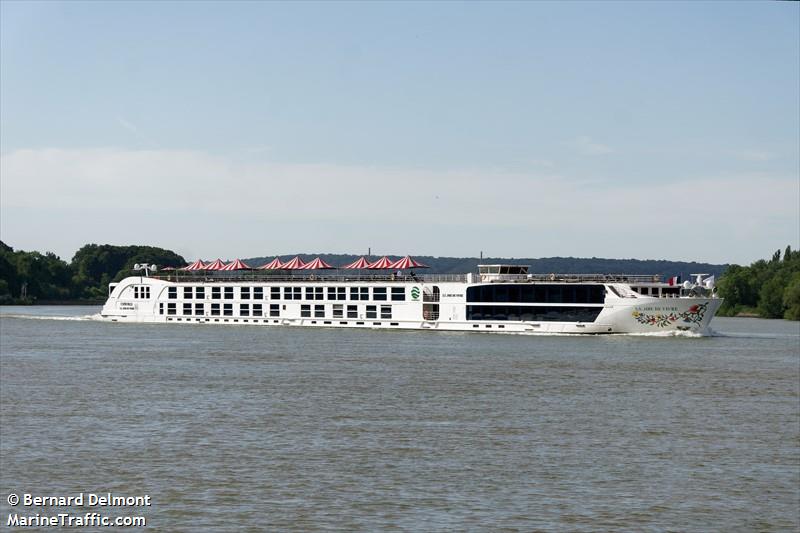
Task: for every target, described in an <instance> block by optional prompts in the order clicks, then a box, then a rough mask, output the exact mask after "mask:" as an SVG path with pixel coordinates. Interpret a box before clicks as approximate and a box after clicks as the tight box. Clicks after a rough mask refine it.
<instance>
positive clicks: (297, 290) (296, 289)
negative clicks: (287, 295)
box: [294, 287, 303, 300]
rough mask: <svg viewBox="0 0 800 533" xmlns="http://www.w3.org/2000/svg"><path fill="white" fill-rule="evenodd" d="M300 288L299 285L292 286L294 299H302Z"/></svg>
mask: <svg viewBox="0 0 800 533" xmlns="http://www.w3.org/2000/svg"><path fill="white" fill-rule="evenodd" d="M302 292H303V291H302V288H301V287H294V299H295V300H301V299H302V296H301V294H302Z"/></svg>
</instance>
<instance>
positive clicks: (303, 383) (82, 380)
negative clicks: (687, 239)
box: [0, 307, 800, 531]
mask: <svg viewBox="0 0 800 533" xmlns="http://www.w3.org/2000/svg"><path fill="white" fill-rule="evenodd" d="M97 310H98V309H97V308H85V307H83V308H75V307H50V308H48V307H33V308H19V307H4V308H0V317H2V318H0V404H1V405H0V491H2V494H0V496H1V498H0V502H2V503H0V508H1V509H0V511H2V515H0V519H2V522H3V527H5V524H6V520H7V517H8V514H9V512H11V511H12V508H11V507H10V506H9V505H8V504H7V502H6V496H7V494H9V493H11V492H14V493H18V494H23V493H25V492H28V493H32V494H37V495H72V494H77V493H79V492H87V493H88V492H95V493H102V492H113V493H115V494H120V495H128V496H135V495H142V494H149V495H150V496H151V497H152V501H153V505H152V506H151V507H149V508H145V509H144V510H142V509H139V511H138V512H126V509H125V508H123V509H122V512H120V513H117V514H139V515H144V516H146V517H147V520H148V529H150V530H158V531H198V530H203V529H205V530H216V531H224V530H240V529H243V528H250V529H251V530H262V529H268V530H325V529H327V530H414V531H435V530H440V531H442V530H501V529H507V530H512V531H513V530H520V531H531V530H570V531H598V530H629V531H632V530H636V531H662V530H674V531H688V530H693V531H730V530H741V531H743V530H760V531H797V530H798V528H800V516H799V514H800V325H798V323H790V322H783V321H771V320H756V319H740V318H737V319H724V318H718V319H715V321H714V322H713V327H714V329H715V330H716V332H717V336H714V337H706V338H681V337H669V338H654V337H636V336H607V337H579V336H575V337H523V336H495V335H485V334H483V335H482V334H472V333H469V334H459V333H432V332H397V331H391V332H383V331H381V332H377V331H375V332H373V331H354V330H336V329H299V328H268V327H260V326H209V325H194V326H193V325H178V324H175V325H169V326H165V325H159V326H148V325H122V324H106V323H100V322H95V321H91V320H77V317H80V316H84V315H89V314H92V313H95V312H97ZM24 315H27V316H24ZM13 509H15V510H17V511H20V510H21V511H26V510H25V509H22V508H20V507H17V508H13ZM58 510H59V511H63V509H58ZM78 511H79V512H80V513H83V512H84V511H85V510H81V509H79V510H78ZM26 512H27V513H28V514H35V512H41V513H43V514H55V513H54V512H53V510H52V509H50V508H48V509H41V508H28V509H27V511H26ZM106 514H109V513H106ZM110 514H112V515H113V514H114V513H110Z"/></svg>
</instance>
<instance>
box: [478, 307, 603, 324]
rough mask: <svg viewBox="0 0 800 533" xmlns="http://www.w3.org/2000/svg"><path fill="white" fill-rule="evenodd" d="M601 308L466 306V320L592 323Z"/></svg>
mask: <svg viewBox="0 0 800 533" xmlns="http://www.w3.org/2000/svg"><path fill="white" fill-rule="evenodd" d="M602 310H603V308H602V307H581V306H576V307H556V306H553V307H535V306H523V305H468V306H467V320H508V321H512V322H514V321H524V322H594V320H595V319H596V318H597V315H599V314H600V311H602Z"/></svg>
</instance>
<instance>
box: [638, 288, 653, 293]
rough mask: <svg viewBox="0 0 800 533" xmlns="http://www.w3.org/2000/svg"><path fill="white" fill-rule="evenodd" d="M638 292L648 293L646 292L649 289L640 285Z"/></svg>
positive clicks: (648, 291)
mask: <svg viewBox="0 0 800 533" xmlns="http://www.w3.org/2000/svg"><path fill="white" fill-rule="evenodd" d="M639 294H644V295H648V294H650V289H648V288H647V287H640V288H639Z"/></svg>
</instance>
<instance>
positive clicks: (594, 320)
mask: <svg viewBox="0 0 800 533" xmlns="http://www.w3.org/2000/svg"><path fill="white" fill-rule="evenodd" d="M450 277H451V278H454V276H450ZM439 279H445V281H439V280H437V279H435V278H434V279H433V280H432V281H431V280H429V279H422V280H420V279H416V278H414V279H410V278H404V279H402V280H399V279H392V278H384V279H374V278H373V279H369V280H352V279H345V278H341V279H336V278H334V277H330V278H326V279H324V280H323V279H315V278H314V277H313V276H312V277H309V278H305V279H302V278H300V279H298V278H286V279H283V280H277V279H275V280H264V279H261V280H259V279H255V278H252V279H251V280H247V279H244V278H229V279H225V278H222V279H203V280H199V279H192V278H189V279H184V280H180V281H175V280H171V281H170V280H165V279H157V278H155V277H144V276H142V277H139V276H137V277H129V278H126V279H124V280H122V281H121V282H120V283H118V284H112V286H111V287H110V289H111V290H110V295H109V298H108V301H107V302H106V304H105V306H104V307H103V310H102V312H101V318H102V319H103V320H108V321H113V322H138V323H169V324H174V323H178V324H204V325H206V324H207V325H217V324H219V325H251V326H252V325H256V326H304V327H343V328H374V329H413V330H431V331H472V332H487V333H489V332H491V333H516V334H537V333H538V334H554V333H563V334H615V333H626V334H630V333H659V332H678V331H685V332H694V333H701V334H702V333H704V332H706V331H707V330H708V326H709V323H710V321H711V319H712V318H713V316H714V314H715V313H716V311H717V309H719V306H720V305H721V303H722V299H720V298H716V297H714V296H712V295H709V296H708V297H698V296H679V295H677V294H670V295H668V296H667V297H665V296H663V295H662V296H658V297H652V296H644V295H641V294H638V293H637V292H636V291H634V290H632V289H631V284H622V283H617V282H615V283H598V282H580V281H578V282H576V281H572V280H564V281H547V282H542V281H530V280H524V279H523V280H515V281H514V282H513V283H510V282H509V283H507V282H503V280H499V281H498V280H493V281H492V282H486V281H485V280H479V279H474V280H473V279H472V276H471V275H467V276H464V277H463V280H458V281H447V280H446V277H444V276H440V277H439ZM650 285H651V286H653V287H655V286H657V285H664V284H657V283H650ZM484 288H488V289H484ZM482 290H483V291H484V292H483V293H481V292H480V291H482ZM487 290H488V291H489V292H488V293H487ZM653 292H655V289H653ZM481 294H483V295H484V297H483V298H481V297H480V295H481ZM486 294H489V295H490V297H489V298H486V297H485V295H486ZM540 294H541V296H540ZM476 295H478V296H476ZM509 295H511V296H509ZM476 298H477V299H476ZM487 299H488V300H491V301H486V300H487ZM498 299H499V301H498ZM526 300H529V301H526ZM545 300H547V301H545Z"/></svg>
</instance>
